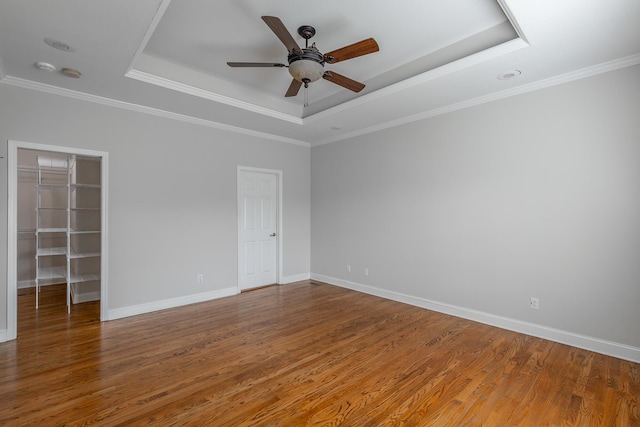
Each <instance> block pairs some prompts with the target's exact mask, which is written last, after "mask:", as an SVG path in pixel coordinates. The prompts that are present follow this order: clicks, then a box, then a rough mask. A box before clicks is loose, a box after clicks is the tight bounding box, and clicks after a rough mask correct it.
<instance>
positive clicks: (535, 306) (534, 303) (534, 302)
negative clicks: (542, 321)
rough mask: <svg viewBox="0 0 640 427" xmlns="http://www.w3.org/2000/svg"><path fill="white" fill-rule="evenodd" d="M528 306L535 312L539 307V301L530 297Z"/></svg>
mask: <svg viewBox="0 0 640 427" xmlns="http://www.w3.org/2000/svg"><path fill="white" fill-rule="evenodd" d="M530 304H531V309H532V310H537V309H538V308H539V307H540V301H539V300H538V298H534V297H531V301H530Z"/></svg>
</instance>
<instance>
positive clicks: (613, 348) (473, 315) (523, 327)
mask: <svg viewBox="0 0 640 427" xmlns="http://www.w3.org/2000/svg"><path fill="white" fill-rule="evenodd" d="M311 280H318V281H320V282H324V283H328V284H331V285H335V286H340V287H342V288H346V289H351V290H354V291H358V292H362V293H365V294H369V295H375V296H378V297H381V298H386V299H389V300H392V301H398V302H402V303H405V304H410V305H413V306H416V307H421V308H425V309H427V310H433V311H437V312H439V313H444V314H449V315H452V316H456V317H461V318H463V319H469V320H473V321H475V322H480V323H484V324H486V325H491V326H496V327H498V328H502V329H507V330H510V331H514V332H519V333H523V334H527V335H532V336H535V337H539V338H544V339H547V340H550V341H554V342H559V343H562V344H567V345H570V346H573V347H578V348H582V349H585V350H589V351H594V352H596V353H601V354H605V355H608V356H613V357H617V358H620V359H625V360H629V361H632V362H635V363H640V348H638V347H632V346H629V345H625V344H620V343H616V342H612V341H606V340H602V339H599V338H594V337H589V336H585V335H580V334H576V333H573V332H569V331H563V330H560V329H555V328H550V327H547V326H543V325H537V324H534V323H529V322H523V321H521V320H517V319H511V318H508V317H503V316H497V315H495V314H491V313H485V312H483V311H478V310H472V309H469V308H465V307H459V306H456V305H451V304H445V303H441V302H438V301H433V300H429V299H426V298H420V297H415V296H412V295H407V294H403V293H399V292H393V291H389V290H386V289H380V288H376V287H373V286H368V285H363V284H360V283H355V282H350V281H348V280H342V279H337V278H335V277H330V276H325V275H322V274H314V273H311Z"/></svg>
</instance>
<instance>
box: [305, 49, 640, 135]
mask: <svg viewBox="0 0 640 427" xmlns="http://www.w3.org/2000/svg"><path fill="white" fill-rule="evenodd" d="M638 64H640V54H634V55H630V56H626V57H624V58H619V59H615V60H613V61H608V62H604V63H602V64H597V65H593V66H590V67H586V68H582V69H580V70H576V71H570V72H568V73H564V74H560V75H558V76H554V77H550V78H547V79H543V80H539V81H537V82H533V83H529V84H526V85H522V86H518V87H514V88H511V89H507V90H503V91H500V92H496V93H492V94H489V95H484V96H479V97H477V98H473V99H469V100H467V101H462V102H457V103H455V104H450V105H446V106H444V107H440V108H434V109H432V110H428V111H423V112H422V113H418V114H414V115H411V116H407V117H403V118H401V119H397V120H391V121H388V122H385V123H380V124H378V125H375V126H370V127H367V128H363V129H359V130H357V131H354V132H350V133H347V134H344V135H340V136H336V137H333V138H327V139H324V140H322V141H319V142H317V143H313V144H312V145H313V146H314V147H316V146H320V145H324V144H330V143H333V142H338V141H343V140H346V139H350V138H355V137H358V136H362V135H367V134H370V133H374V132H378V131H381V130H385V129H390V128H393V127H396V126H402V125H405V124H408V123H412V122H417V121H420V120H424V119H428V118H431V117H436V116H440V115H442V114H447V113H451V112H454V111H459V110H464V109H466V108H471V107H475V106H478V105H482V104H486V103H488V102H493V101H497V100H500V99H505V98H510V97H512V96H517V95H521V94H524V93H528V92H533V91H536V90H540V89H545V88H548V87H552V86H557V85H561V84H564V83H569V82H572V81H575V80H581V79H585V78H587V77H592V76H596V75H598V74H603V73H608V72H610V71H615V70H620V69H622V68H627V67H632V66H634V65H638Z"/></svg>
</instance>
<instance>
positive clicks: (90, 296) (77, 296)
mask: <svg viewBox="0 0 640 427" xmlns="http://www.w3.org/2000/svg"><path fill="white" fill-rule="evenodd" d="M71 299H72V301H73V303H74V304H80V303H83V302H88V301H98V300H99V299H100V291H95V292H84V293H78V292H76V287H75V286H72V287H71Z"/></svg>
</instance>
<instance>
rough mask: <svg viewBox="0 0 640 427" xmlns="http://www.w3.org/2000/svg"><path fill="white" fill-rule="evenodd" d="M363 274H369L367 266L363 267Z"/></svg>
mask: <svg viewBox="0 0 640 427" xmlns="http://www.w3.org/2000/svg"><path fill="white" fill-rule="evenodd" d="M364 275H365V276H368V275H369V269H368V268H365V269H364Z"/></svg>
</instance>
